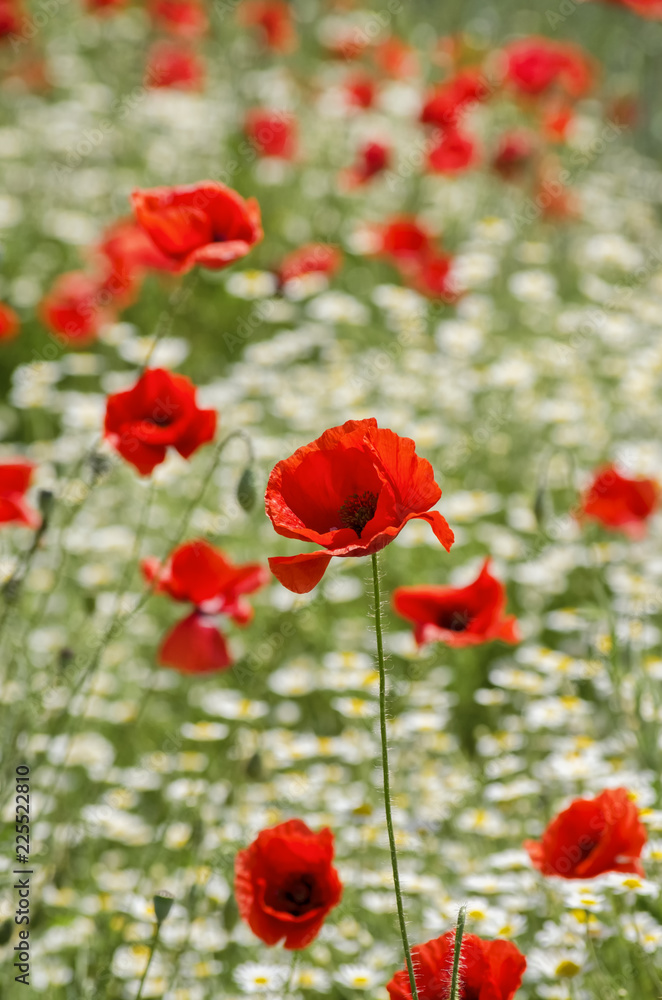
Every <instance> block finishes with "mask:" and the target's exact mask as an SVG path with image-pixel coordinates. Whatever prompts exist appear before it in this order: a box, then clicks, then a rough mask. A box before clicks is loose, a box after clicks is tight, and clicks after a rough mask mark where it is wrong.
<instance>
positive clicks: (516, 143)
mask: <svg viewBox="0 0 662 1000" xmlns="http://www.w3.org/2000/svg"><path fill="white" fill-rule="evenodd" d="M535 151H536V142H535V136H533V135H532V134H531V133H529V132H526V131H524V130H523V129H518V130H512V131H510V132H504V134H503V135H502V136H501V137H500V139H499V141H498V143H497V147H496V150H495V152H494V155H493V157H492V169H493V170H495V171H496V172H497V173H498V174H499V175H500V176H501V177H502V178H503V179H504V180H506V181H516V180H519V178H520V177H522V175H523V174H524V173H525V172H526V170H527V169H528V167H529V166H530V164H531V162H532V160H533V157H534V155H535Z"/></svg>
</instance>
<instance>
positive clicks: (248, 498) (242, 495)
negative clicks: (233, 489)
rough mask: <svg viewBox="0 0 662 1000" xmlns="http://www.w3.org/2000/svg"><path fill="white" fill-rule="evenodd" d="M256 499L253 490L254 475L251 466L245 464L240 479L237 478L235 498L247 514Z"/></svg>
mask: <svg viewBox="0 0 662 1000" xmlns="http://www.w3.org/2000/svg"><path fill="white" fill-rule="evenodd" d="M256 499H257V495H256V491H255V476H254V474H253V468H252V466H250V465H247V466H246V468H245V469H244V471H243V472H242V474H241V479H240V480H239V485H238V486H237V500H238V502H239V506H240V507H241V509H242V510H245V511H246V513H247V514H250V512H251V511H252V510H253V507H254V506H255V501H256Z"/></svg>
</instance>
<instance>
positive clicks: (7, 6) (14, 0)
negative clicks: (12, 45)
mask: <svg viewBox="0 0 662 1000" xmlns="http://www.w3.org/2000/svg"><path fill="white" fill-rule="evenodd" d="M23 16H24V10H23V7H22V5H21V4H20V3H19V2H18V0H0V41H2V39H3V38H10V37H11V36H12V35H20V34H21V30H22V24H21V21H22V18H23Z"/></svg>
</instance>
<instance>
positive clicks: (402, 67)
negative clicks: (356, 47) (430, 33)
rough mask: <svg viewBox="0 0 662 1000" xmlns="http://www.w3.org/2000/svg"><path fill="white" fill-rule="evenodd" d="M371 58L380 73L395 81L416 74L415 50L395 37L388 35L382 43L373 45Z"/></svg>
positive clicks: (416, 59)
mask: <svg viewBox="0 0 662 1000" xmlns="http://www.w3.org/2000/svg"><path fill="white" fill-rule="evenodd" d="M372 57H373V59H374V61H375V64H376V65H377V67H378V68H379V69H380V70H381V71H382V73H384V74H385V75H386V76H390V77H393V78H395V79H396V80H404V79H406V78H407V77H410V76H415V75H416V74H417V73H418V58H417V56H416V50H415V49H414V48H412V46H411V45H408V44H407V42H405V41H403V40H402V38H398V37H397V35H390V36H389V37H388V38H385V39H384V41H383V42H378V43H377V44H376V45H374V46H373V49H372Z"/></svg>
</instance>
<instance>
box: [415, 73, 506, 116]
mask: <svg viewBox="0 0 662 1000" xmlns="http://www.w3.org/2000/svg"><path fill="white" fill-rule="evenodd" d="M490 93H491V91H490V87H489V85H488V83H487V81H486V79H485V77H484V75H483V73H482V72H481V71H480V70H479V69H466V70H462V71H461V72H460V73H458V74H457V75H456V76H454V77H453V78H452V79H451V80H447V81H446V82H445V83H443V84H442V85H441V86H439V87H437V88H436V89H435V90H434V91H433V92H432V93H431V94H429V95H428V97H427V98H426V101H425V104H424V105H423V109H422V111H421V116H420V120H421V122H423V124H424V125H437V126H438V127H439V128H450V129H454V128H457V126H458V124H459V123H460V120H461V118H462V116H463V115H464V114H466V112H467V111H469V110H471V108H472V106H473V105H475V104H477V103H478V102H479V101H484V100H485V99H486V98H488V97H489V96H490Z"/></svg>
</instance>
